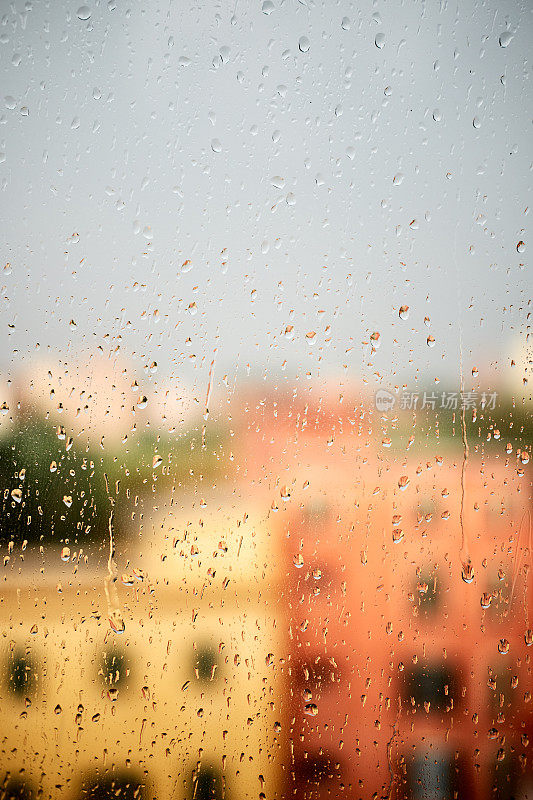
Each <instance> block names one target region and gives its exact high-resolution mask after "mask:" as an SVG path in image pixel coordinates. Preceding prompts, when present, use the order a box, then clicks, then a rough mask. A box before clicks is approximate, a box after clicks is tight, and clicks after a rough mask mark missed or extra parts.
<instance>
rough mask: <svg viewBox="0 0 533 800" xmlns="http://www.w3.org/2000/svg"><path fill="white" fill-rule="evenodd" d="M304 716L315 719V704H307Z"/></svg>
mask: <svg viewBox="0 0 533 800" xmlns="http://www.w3.org/2000/svg"><path fill="white" fill-rule="evenodd" d="M304 714H307V716H309V717H316V715H317V714H318V706H317V705H316V704H315V703H307V704H306V706H305V708H304Z"/></svg>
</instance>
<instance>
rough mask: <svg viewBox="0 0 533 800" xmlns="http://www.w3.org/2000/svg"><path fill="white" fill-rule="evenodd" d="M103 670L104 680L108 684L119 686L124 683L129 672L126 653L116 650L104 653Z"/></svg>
mask: <svg viewBox="0 0 533 800" xmlns="http://www.w3.org/2000/svg"><path fill="white" fill-rule="evenodd" d="M102 672H103V676H104V681H105V682H106V684H107V685H108V686H110V687H117V686H121V685H123V684H124V681H125V680H126V678H127V677H128V674H129V670H128V665H127V661H126V657H125V655H124V654H123V653H120V652H117V651H115V650H113V651H109V652H106V653H104V655H103V659H102Z"/></svg>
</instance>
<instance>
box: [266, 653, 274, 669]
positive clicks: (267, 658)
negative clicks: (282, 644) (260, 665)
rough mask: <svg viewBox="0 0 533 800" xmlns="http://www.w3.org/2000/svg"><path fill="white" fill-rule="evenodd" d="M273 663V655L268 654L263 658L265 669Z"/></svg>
mask: <svg viewBox="0 0 533 800" xmlns="http://www.w3.org/2000/svg"><path fill="white" fill-rule="evenodd" d="M273 663H274V653H269V654H268V655H267V657H266V658H265V664H266V665H267V667H271V666H272V664H273Z"/></svg>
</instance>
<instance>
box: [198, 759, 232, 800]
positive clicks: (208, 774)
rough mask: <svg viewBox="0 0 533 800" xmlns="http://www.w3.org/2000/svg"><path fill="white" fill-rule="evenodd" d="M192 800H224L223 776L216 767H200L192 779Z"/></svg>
mask: <svg viewBox="0 0 533 800" xmlns="http://www.w3.org/2000/svg"><path fill="white" fill-rule="evenodd" d="M190 796H191V800H222V797H223V796H227V793H226V792H223V788H222V776H221V775H220V773H219V772H218V770H216V769H215V768H214V767H209V766H205V767H200V770H199V771H198V772H195V773H194V775H193V779H192V787H191V795H190Z"/></svg>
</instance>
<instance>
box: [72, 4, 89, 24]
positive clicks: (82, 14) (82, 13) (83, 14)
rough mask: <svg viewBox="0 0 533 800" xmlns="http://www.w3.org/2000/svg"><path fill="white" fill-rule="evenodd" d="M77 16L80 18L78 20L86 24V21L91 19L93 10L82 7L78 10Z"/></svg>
mask: <svg viewBox="0 0 533 800" xmlns="http://www.w3.org/2000/svg"><path fill="white" fill-rule="evenodd" d="M76 16H77V17H78V19H81V20H82V22H85V21H86V20H88V19H90V18H91V9H90V8H89V6H80V7H79V8H78V11H77V13H76Z"/></svg>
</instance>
